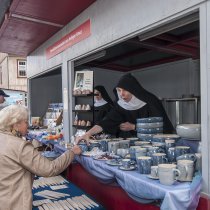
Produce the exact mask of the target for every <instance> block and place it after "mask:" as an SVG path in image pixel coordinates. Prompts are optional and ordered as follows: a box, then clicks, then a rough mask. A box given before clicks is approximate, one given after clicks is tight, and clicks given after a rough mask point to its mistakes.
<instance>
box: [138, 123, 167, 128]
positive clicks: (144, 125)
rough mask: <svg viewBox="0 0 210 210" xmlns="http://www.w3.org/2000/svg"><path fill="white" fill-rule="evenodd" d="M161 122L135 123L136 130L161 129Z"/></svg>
mask: <svg viewBox="0 0 210 210" xmlns="http://www.w3.org/2000/svg"><path fill="white" fill-rule="evenodd" d="M162 127H163V122H154V123H137V124H136V128H162Z"/></svg>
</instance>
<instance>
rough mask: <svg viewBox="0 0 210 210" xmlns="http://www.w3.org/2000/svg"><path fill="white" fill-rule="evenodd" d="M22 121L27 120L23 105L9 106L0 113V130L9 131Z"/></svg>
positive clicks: (25, 109)
mask: <svg viewBox="0 0 210 210" xmlns="http://www.w3.org/2000/svg"><path fill="white" fill-rule="evenodd" d="M22 120H28V109H27V108H26V107H25V106H23V105H9V106H7V107H5V108H3V109H2V110H1V111H0V130H1V131H11V129H12V126H13V125H14V124H16V123H18V122H20V121H22Z"/></svg>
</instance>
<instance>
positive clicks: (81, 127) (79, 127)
mask: <svg viewBox="0 0 210 210" xmlns="http://www.w3.org/2000/svg"><path fill="white" fill-rule="evenodd" d="M73 127H75V128H77V129H89V128H91V127H92V126H81V125H73Z"/></svg>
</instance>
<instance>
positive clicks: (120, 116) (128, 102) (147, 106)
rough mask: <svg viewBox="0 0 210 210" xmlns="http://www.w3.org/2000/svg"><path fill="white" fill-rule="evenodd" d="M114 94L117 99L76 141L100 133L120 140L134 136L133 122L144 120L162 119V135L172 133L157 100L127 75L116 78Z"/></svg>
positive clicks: (171, 128) (170, 125)
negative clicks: (100, 119)
mask: <svg viewBox="0 0 210 210" xmlns="http://www.w3.org/2000/svg"><path fill="white" fill-rule="evenodd" d="M114 92H115V94H116V95H117V97H118V100H117V102H116V103H115V104H114V107H113V108H112V109H111V111H110V112H109V113H108V114H107V115H106V117H105V118H104V119H103V120H102V121H100V122H98V123H97V125H95V126H94V127H93V128H91V129H90V130H89V131H88V132H87V133H86V134H85V135H84V136H82V137H79V138H78V141H80V140H81V139H85V140H88V139H89V138H90V136H92V135H94V134H96V133H99V132H101V131H103V132H105V133H109V134H112V135H116V136H117V137H123V138H128V137H133V136H136V130H135V124H136V119H137V118H145V117H163V132H164V133H173V132H174V128H173V125H172V124H171V122H170V120H169V118H168V116H167V114H166V112H165V110H164V108H163V106H162V103H161V101H160V100H159V99H158V98H157V97H156V96H155V95H153V94H152V93H150V92H148V91H147V90H145V89H144V88H143V87H142V86H141V85H140V84H139V82H138V81H137V80H136V78H135V77H133V76H132V75H131V74H126V75H124V76H122V77H121V78H120V80H119V82H118V84H117V86H116V88H115V91H114Z"/></svg>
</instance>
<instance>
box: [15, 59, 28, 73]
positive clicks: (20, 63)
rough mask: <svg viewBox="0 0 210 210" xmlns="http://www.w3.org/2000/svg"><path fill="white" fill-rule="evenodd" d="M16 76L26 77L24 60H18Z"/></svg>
mask: <svg viewBox="0 0 210 210" xmlns="http://www.w3.org/2000/svg"><path fill="white" fill-rule="evenodd" d="M17 62H18V65H17V68H18V77H26V60H18V61H17Z"/></svg>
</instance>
